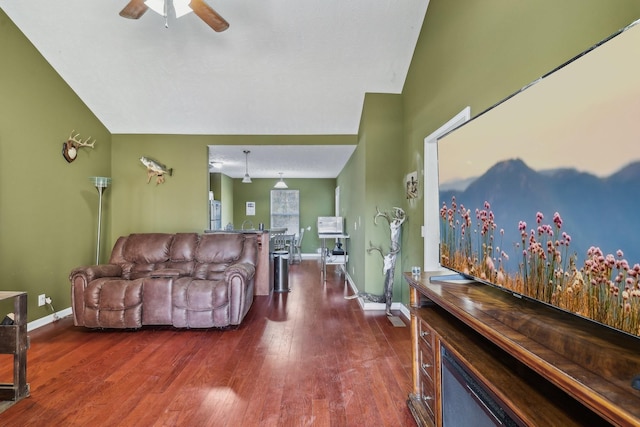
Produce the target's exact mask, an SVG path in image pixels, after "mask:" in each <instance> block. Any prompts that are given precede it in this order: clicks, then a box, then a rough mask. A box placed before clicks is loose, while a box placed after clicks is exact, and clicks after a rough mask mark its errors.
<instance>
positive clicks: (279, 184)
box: [273, 172, 289, 188]
mask: <svg viewBox="0 0 640 427" xmlns="http://www.w3.org/2000/svg"><path fill="white" fill-rule="evenodd" d="M273 188H289V186H288V185H287V183H286V182H284V179H282V172H280V180H279V181H278V182H276V185H274V186H273Z"/></svg>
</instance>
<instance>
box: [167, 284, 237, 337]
mask: <svg viewBox="0 0 640 427" xmlns="http://www.w3.org/2000/svg"><path fill="white" fill-rule="evenodd" d="M228 290H229V288H228V286H227V284H226V283H225V282H224V281H217V280H194V279H193V278H191V277H182V278H180V279H177V280H175V281H174V283H173V289H172V294H173V326H175V327H177V328H211V327H221V326H227V325H228V324H229V295H228Z"/></svg>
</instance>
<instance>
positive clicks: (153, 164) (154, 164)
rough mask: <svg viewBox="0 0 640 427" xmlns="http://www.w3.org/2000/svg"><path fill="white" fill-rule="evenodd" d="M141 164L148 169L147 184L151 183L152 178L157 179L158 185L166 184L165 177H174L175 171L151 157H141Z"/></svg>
mask: <svg viewBox="0 0 640 427" xmlns="http://www.w3.org/2000/svg"><path fill="white" fill-rule="evenodd" d="M140 162H141V163H142V164H143V165H144V166H145V167H146V168H147V178H148V179H147V184H148V183H149V182H151V177H153V176H155V177H156V185H158V184H162V183H163V182H164V177H165V175H169V176H171V175H173V169H172V168H167V166H166V165H163V164H162V163H160V162H158V161H156V160H153V159H152V158H150V157H144V156H142V157H140Z"/></svg>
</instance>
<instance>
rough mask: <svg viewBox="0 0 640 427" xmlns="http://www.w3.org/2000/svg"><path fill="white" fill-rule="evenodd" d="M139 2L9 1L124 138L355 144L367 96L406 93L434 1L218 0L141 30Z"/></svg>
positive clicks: (154, 18)
mask: <svg viewBox="0 0 640 427" xmlns="http://www.w3.org/2000/svg"><path fill="white" fill-rule="evenodd" d="M127 2H128V0H90V1H88V0H55V1H52V0H0V8H2V9H3V10H4V11H5V13H6V14H7V15H8V16H9V17H10V18H11V19H12V20H13V21H14V22H15V23H16V25H17V26H18V27H19V28H20V29H21V30H22V31H23V32H24V34H25V35H26V36H27V38H28V39H29V40H30V41H31V42H32V43H33V45H34V46H35V47H36V48H37V49H38V50H39V51H40V53H41V54H42V55H43V56H44V58H45V59H46V60H47V61H48V62H49V63H50V64H51V65H52V66H53V67H54V69H55V70H56V71H57V72H58V73H59V74H60V75H61V76H62V78H63V79H64V80H65V81H66V82H67V83H68V84H69V86H70V87H71V88H72V89H73V90H74V91H75V92H76V93H77V94H78V96H79V97H80V98H81V99H82V100H83V101H84V102H85V103H86V105H87V106H88V108H89V109H90V110H91V111H92V112H93V113H94V114H95V115H96V116H97V117H98V118H99V119H100V120H101V121H102V123H103V124H104V125H105V126H106V127H107V129H108V130H109V131H110V132H111V133H114V134H199V135H209V134H211V135H225V134H236V135H309V134H325V135H332V134H356V133H357V131H358V125H359V121H360V116H361V113H362V105H363V100H364V95H365V93H367V92H378V93H400V92H401V91H402V88H403V85H404V82H405V78H406V75H407V70H408V68H409V65H410V62H411V58H412V55H413V51H414V48H415V45H416V41H417V38H418V34H419V32H420V29H421V27H422V22H423V19H424V16H425V13H426V10H427V6H428V3H429V2H428V0H402V1H397V0H350V1H345V0H322V1H318V0H315V1H312V0H207V3H208V4H209V5H210V6H211V7H213V8H214V9H215V10H216V11H217V12H218V13H219V14H220V15H222V16H223V17H224V18H225V19H226V20H227V21H228V22H229V23H230V28H229V29H228V30H226V31H224V32H222V33H216V32H214V31H213V30H212V29H211V28H209V27H208V26H207V25H205V24H204V22H203V21H201V20H200V19H199V18H198V17H197V16H196V15H195V14H193V13H189V14H188V15H185V16H183V17H181V18H179V19H177V18H176V17H175V13H174V12H173V10H170V15H169V18H168V24H169V27H168V28H165V25H164V24H165V20H164V18H163V17H162V16H161V15H159V14H156V13H155V12H153V11H152V10H148V11H147V12H146V13H145V14H144V15H143V16H142V17H141V18H140V19H139V20H129V19H125V18H122V17H120V16H119V15H118V12H119V11H120V10H121V9H122V8H123V7H124V6H125V5H126V4H127Z"/></svg>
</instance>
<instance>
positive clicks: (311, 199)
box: [223, 178, 336, 253]
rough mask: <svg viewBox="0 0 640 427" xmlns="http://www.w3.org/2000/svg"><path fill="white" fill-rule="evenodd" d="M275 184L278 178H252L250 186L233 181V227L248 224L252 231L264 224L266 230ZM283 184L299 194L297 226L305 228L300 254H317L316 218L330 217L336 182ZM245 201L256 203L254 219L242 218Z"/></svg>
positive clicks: (288, 181)
mask: <svg viewBox="0 0 640 427" xmlns="http://www.w3.org/2000/svg"><path fill="white" fill-rule="evenodd" d="M276 181H278V179H277V178H272V179H260V178H252V183H251V184H243V183H242V179H234V180H233V184H234V185H233V194H234V199H233V212H234V221H233V225H234V227H235V228H240V226H241V225H242V222H243V221H245V220H249V221H251V222H252V223H253V226H254V227H255V228H258V224H259V223H263V224H264V225H265V228H269V227H270V225H271V221H270V215H271V190H272V189H273V186H274V185H275V183H276ZM285 182H286V183H287V185H288V186H289V190H298V191H299V192H300V227H301V228H305V235H304V237H303V239H302V252H303V253H317V250H318V249H319V248H320V246H321V243H320V241H319V239H318V227H317V220H318V217H319V216H333V213H334V205H335V201H334V193H335V188H336V180H335V179H334V178H330V179H295V178H287V179H285ZM246 202H255V204H256V215H255V216H246V215H245V213H246ZM223 204H224V202H223ZM223 225H224V224H223ZM247 226H248V224H247ZM307 227H311V230H307Z"/></svg>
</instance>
